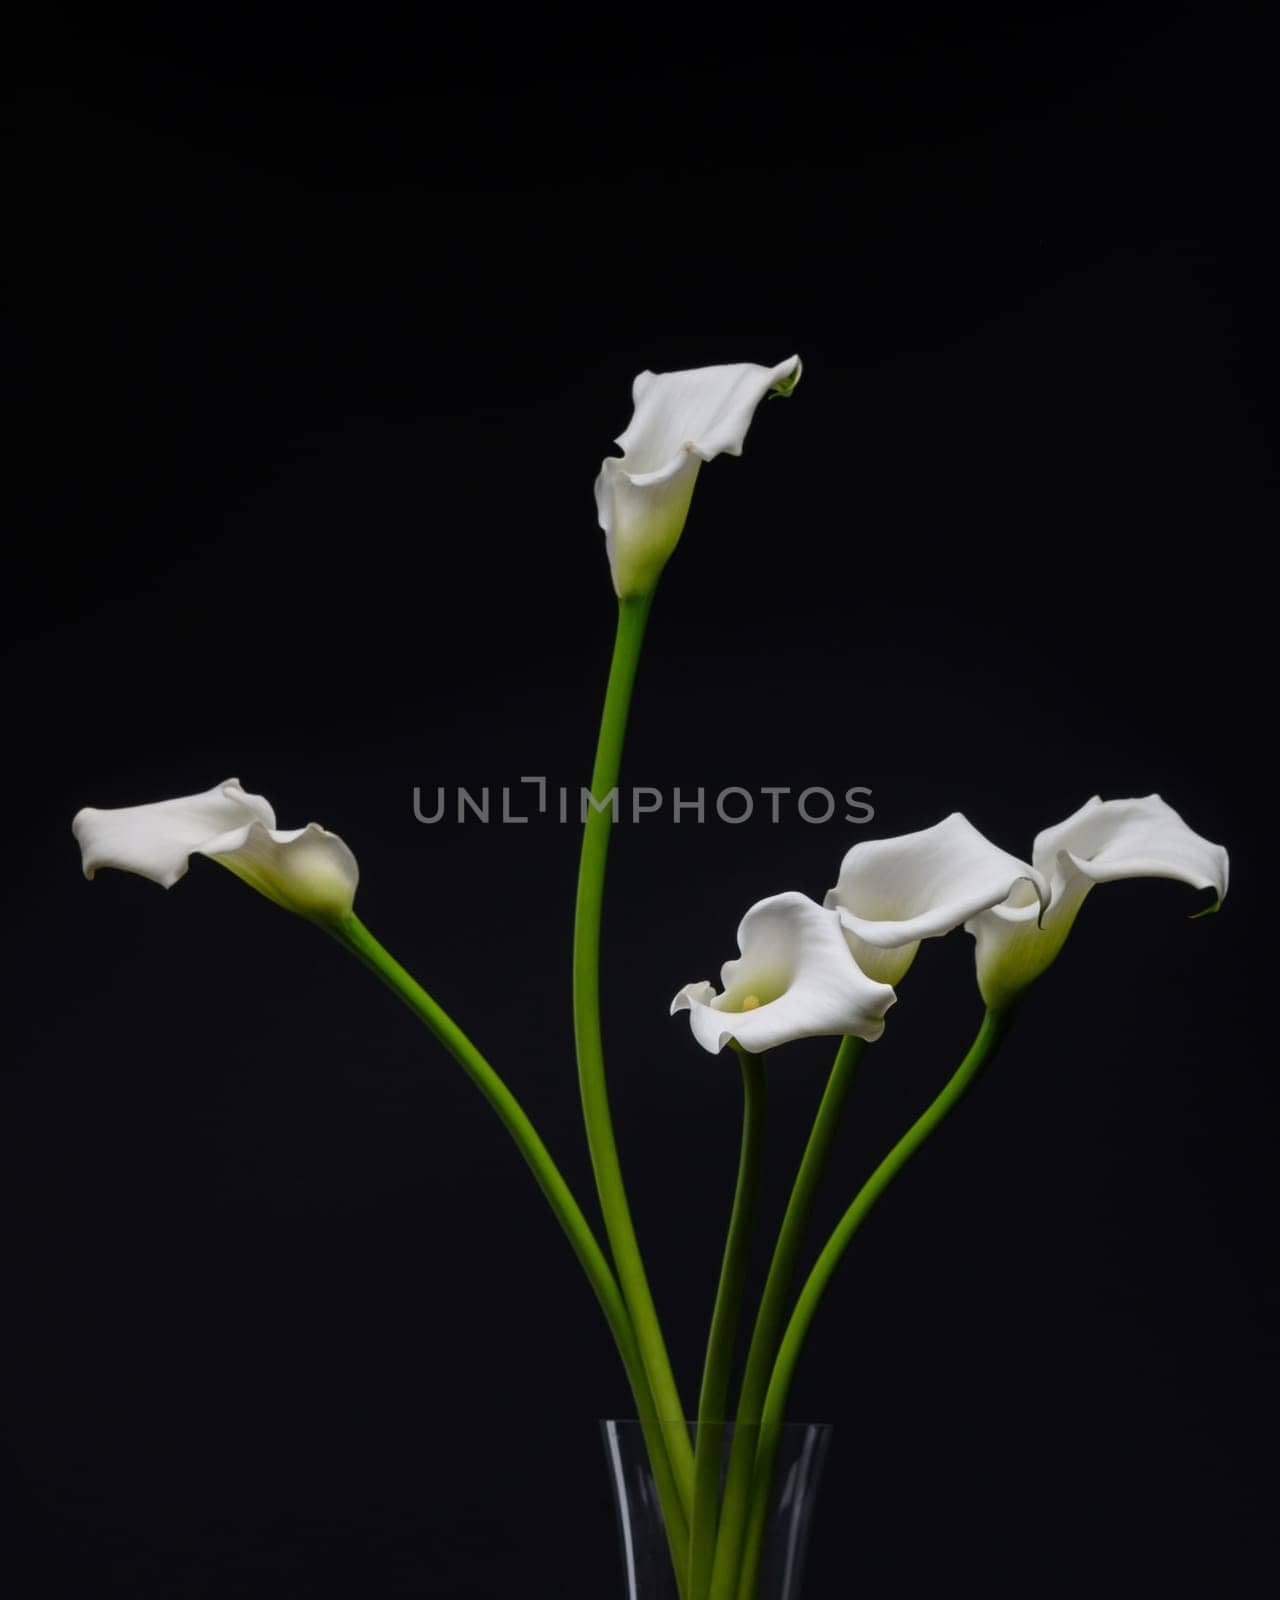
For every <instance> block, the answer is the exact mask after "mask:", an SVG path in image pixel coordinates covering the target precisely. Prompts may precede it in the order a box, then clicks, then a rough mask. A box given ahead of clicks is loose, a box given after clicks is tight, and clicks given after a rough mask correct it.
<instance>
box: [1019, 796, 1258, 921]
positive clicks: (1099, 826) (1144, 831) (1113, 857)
mask: <svg viewBox="0 0 1280 1600" xmlns="http://www.w3.org/2000/svg"><path fill="white" fill-rule="evenodd" d="M1031 859H1032V860H1033V861H1034V862H1035V864H1036V866H1038V867H1039V868H1040V870H1041V871H1042V872H1043V873H1045V875H1046V876H1052V875H1054V874H1055V873H1061V874H1062V875H1063V876H1064V877H1065V876H1067V875H1069V872H1070V869H1071V868H1074V869H1075V871H1077V872H1081V873H1083V874H1084V876H1085V877H1086V878H1088V879H1089V880H1090V881H1091V882H1093V883H1110V882H1113V881H1114V880H1115V879H1117V878H1176V879H1177V880H1178V881H1179V882H1180V883H1186V884H1190V886H1191V887H1192V888H1193V889H1212V890H1213V892H1214V896H1215V901H1216V902H1217V903H1221V901H1222V900H1224V899H1225V898H1226V893H1227V877H1228V861H1227V852H1226V851H1225V850H1224V849H1223V848H1222V846H1221V845H1220V844H1212V843H1211V842H1210V841H1209V840H1208V839H1205V838H1202V837H1201V835H1200V834H1198V833H1195V832H1193V830H1192V829H1190V828H1189V827H1188V826H1187V825H1186V823H1185V822H1184V821H1183V820H1182V818H1181V817H1180V816H1179V815H1178V813H1177V812H1176V811H1175V810H1174V809H1173V807H1172V806H1171V805H1167V804H1166V803H1165V802H1164V801H1163V800H1162V799H1161V798H1160V796H1159V795H1158V794H1149V795H1147V796H1146V797H1145V799H1141V800H1100V799H1099V798H1098V796H1097V795H1094V797H1093V798H1092V800H1086V801H1085V803H1084V805H1082V806H1081V807H1080V809H1079V811H1077V812H1075V813H1074V814H1073V815H1072V816H1069V817H1068V818H1067V819H1066V821H1065V822H1059V823H1058V824H1057V826H1056V827H1053V828H1046V829H1045V830H1044V832H1043V833H1041V834H1038V835H1037V836H1036V842H1035V847H1034V849H1033V850H1032V853H1031Z"/></svg>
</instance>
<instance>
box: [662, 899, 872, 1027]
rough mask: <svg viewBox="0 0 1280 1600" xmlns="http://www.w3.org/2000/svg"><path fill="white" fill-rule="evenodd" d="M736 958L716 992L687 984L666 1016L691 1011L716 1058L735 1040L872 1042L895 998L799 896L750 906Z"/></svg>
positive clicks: (829, 920)
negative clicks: (834, 1037) (818, 1037)
mask: <svg viewBox="0 0 1280 1600" xmlns="http://www.w3.org/2000/svg"><path fill="white" fill-rule="evenodd" d="M738 948H739V950H741V952H742V954H741V956H739V957H738V959H737V960H736V961H726V962H725V964H724V966H723V967H721V969H720V982H721V985H722V990H721V992H720V993H719V994H717V993H716V990H715V989H714V987H713V986H712V985H711V984H710V983H706V982H703V983H690V984H686V985H685V987H684V988H683V989H681V991H680V993H679V994H678V995H677V996H676V997H675V999H674V1000H673V1001H672V1002H671V1014H672V1015H673V1016H674V1015H675V1013H676V1012H677V1011H687V1012H688V1013H689V1024H690V1026H691V1027H692V1029H693V1036H694V1038H695V1039H696V1040H697V1041H698V1043H699V1044H700V1045H701V1046H702V1047H703V1049H704V1050H710V1051H711V1053H712V1054H713V1055H714V1054H715V1053H716V1052H717V1051H720V1050H723V1049H724V1047H725V1045H726V1044H728V1042H729V1041H730V1040H731V1039H736V1040H737V1042H738V1043H739V1044H740V1045H741V1046H742V1048H743V1049H744V1050H749V1051H750V1052H751V1053H752V1054H753V1055H760V1054H761V1053H762V1052H763V1051H765V1050H772V1049H773V1048H774V1047H775V1046H777V1045H780V1044H786V1043H787V1042H788V1041H789V1040H791V1039H804V1038H807V1037H809V1036H810V1035H813V1034H851V1033H852V1034H857V1036H858V1038H860V1039H867V1040H872V1039H878V1038H879V1037H880V1035H881V1034H882V1033H883V1032H884V1014H885V1012H886V1011H887V1010H888V1009H889V1007H890V1006H891V1005H892V1004H893V1003H894V1001H895V999H896V998H897V996H896V995H895V994H894V992H893V990H892V989H891V988H889V986H888V985H887V984H883V983H876V982H874V981H873V980H872V979H871V978H868V977H867V976H866V975H865V973H863V972H861V971H859V969H858V964H857V962H856V961H855V960H854V959H853V956H852V954H851V953H850V950H849V946H848V944H847V943H846V942H845V938H844V934H843V933H842V931H841V928H840V923H839V920H838V918H837V917H836V916H835V914H834V913H833V912H830V911H826V910H824V909H823V908H822V907H821V906H820V905H818V904H817V903H816V902H815V901H813V900H810V899H809V897H808V896H807V895H803V894H795V893H788V894H777V895H773V896H772V897H771V898H770V899H768V900H761V901H759V902H758V903H757V904H756V905H754V906H752V907H751V909H750V911H748V912H747V914H746V916H745V917H743V919H742V923H741V925H740V926H739V928H738Z"/></svg>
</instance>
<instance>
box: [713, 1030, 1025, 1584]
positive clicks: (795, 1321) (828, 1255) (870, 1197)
mask: <svg viewBox="0 0 1280 1600" xmlns="http://www.w3.org/2000/svg"><path fill="white" fill-rule="evenodd" d="M1016 1010H1017V1007H1016V1005H1013V1006H1007V1007H1005V1008H1004V1009H1003V1010H1001V1011H988V1012H987V1014H986V1016H985V1017H984V1018H983V1022H982V1027H981V1028H980V1029H979V1031H978V1036H977V1038H976V1039H975V1040H974V1041H973V1044H972V1045H971V1046H970V1049H969V1053H968V1055H966V1056H965V1058H964V1060H963V1061H962V1062H961V1063H960V1065H959V1066H958V1067H957V1068H956V1070H955V1072H954V1073H953V1074H952V1076H951V1078H950V1079H949V1080H948V1082H947V1084H946V1087H945V1088H944V1089H943V1090H942V1093H941V1094H939V1095H938V1097H937V1099H936V1100H934V1102H933V1104H932V1105H930V1106H929V1108H928V1109H927V1110H926V1111H924V1112H922V1113H921V1115H920V1116H919V1117H917V1118H916V1120H915V1121H914V1122H913V1123H912V1124H911V1126H910V1127H909V1128H908V1129H907V1131H906V1133H904V1134H903V1136H902V1137H901V1139H899V1140H898V1142H897V1144H895V1145H894V1147H893V1149H892V1150H890V1151H889V1153H888V1155H887V1156H885V1158H884V1160H883V1161H881V1163H880V1165H879V1166H878V1167H877V1168H876V1169H875V1171H874V1172H873V1173H872V1174H871V1176H870V1177H869V1178H868V1179H867V1181H866V1182H865V1183H864V1184H863V1185H862V1188H861V1189H859V1190H858V1193H857V1195H856V1196H855V1197H854V1200H853V1203H852V1205H850V1207H849V1209H848V1210H847V1211H846V1212H845V1214H844V1216H843V1217H841V1219H840V1221H839V1222H838V1223H837V1224H836V1228H835V1232H834V1233H833V1234H832V1235H831V1237H830V1239H828V1240H827V1243H826V1245H825V1246H824V1248H823V1251H822V1254H821V1255H820V1256H819V1257H818V1259H817V1262H816V1263H815V1264H814V1268H813V1271H812V1272H810V1274H809V1277H808V1279H807V1280H806V1282H805V1285H804V1288H803V1289H801V1291H800V1294H799V1296H798V1298H797V1300H796V1306H795V1310H794V1311H793V1312H792V1314H791V1321H790V1322H789V1323H788V1324H787V1331H786V1333H785V1335H784V1336H783V1340H782V1346H781V1348H780V1349H779V1351H778V1359H777V1362H776V1364H775V1366H774V1370H773V1377H772V1379H771V1380H770V1383H769V1392H768V1395H767V1397H766V1399H765V1406H764V1415H763V1418H762V1420H761V1424H760V1443H759V1447H758V1450H757V1454H756V1467H755V1473H754V1475H753V1481H752V1489H751V1509H750V1512H749V1513H748V1517H747V1529H746V1537H745V1540H744V1545H743V1557H742V1570H741V1573H740V1575H739V1579H738V1600H755V1594H756V1586H757V1584H758V1582H759V1575H760V1558H761V1554H762V1550H763V1545H764V1532H765V1526H766V1523H767V1521H768V1514H769V1502H770V1499H771V1497H772V1492H773V1476H774V1472H775V1470H776V1468H777V1461H778V1447H779V1444H780V1442H781V1437H782V1423H783V1419H784V1416H785V1413H786V1407H787V1397H788V1395H789V1394H790V1392H791V1383H792V1380H793V1378H794V1377H795V1370H796V1363H797V1361H798V1360H799V1357H800V1351H801V1349H802V1348H803V1345H804V1341H805V1337H806V1336H807V1334H808V1332H809V1329H810V1327H811V1326H812V1323H813V1318H814V1315H815V1313H816V1312H817V1309H818V1306H819V1304H820V1302H821V1300H822V1296H823V1294H824V1293H825V1292H826V1288H827V1285H828V1284H829V1283H830V1282H831V1279H832V1277H833V1275H834V1274H835V1270H836V1268H837V1267H838V1266H839V1265H840V1260H841V1258H842V1256H843V1255H844V1253H845V1250H846V1249H847V1248H848V1246H849V1241H850V1240H851V1239H852V1238H853V1236H854V1234H855V1233H857V1231H858V1229H859V1228H860V1227H861V1226H862V1223H863V1221H864V1220H865V1218H866V1216H867V1213H868V1212H869V1211H870V1210H871V1208H872V1207H873V1206H874V1205H875V1203H876V1201H877V1200H879V1198H880V1196H881V1195H882V1194H883V1193H884V1191H885V1190H886V1189H887V1188H888V1187H889V1185H890V1184H891V1183H892V1182H893V1180H894V1178H896V1177H897V1175H898V1173H899V1172H901V1171H902V1169H903V1167H905V1166H906V1164H907V1162H908V1161H910V1159H911V1157H912V1156H913V1155H915V1153H916V1151H917V1150H918V1149H919V1148H920V1146H921V1145H922V1144H923V1143H924V1142H925V1140H926V1139H927V1138H928V1137H929V1135H930V1134H931V1133H932V1132H933V1131H934V1129H935V1128H936V1127H937V1126H938V1125H939V1123H941V1122H942V1121H943V1119H944V1118H945V1117H946V1116H947V1115H948V1113H949V1112H950V1111H952V1110H953V1109H954V1107H955V1106H956V1105H957V1104H958V1102H959V1101H960V1100H961V1099H962V1098H963V1096H964V1094H965V1092H966V1090H967V1089H968V1088H969V1087H970V1085H971V1084H972V1083H973V1081H974V1079H975V1078H976V1077H977V1076H978V1074H979V1072H981V1070H982V1069H983V1067H985V1066H986V1064H987V1063H988V1062H989V1061H990V1060H991V1058H992V1057H993V1056H994V1055H995V1053H996V1051H997V1050H998V1049H999V1048H1000V1044H1001V1042H1002V1041H1003V1039H1004V1036H1005V1034H1006V1033H1007V1032H1008V1030H1009V1026H1010V1024H1011V1023H1012V1021H1013V1018H1014V1015H1015V1013H1016Z"/></svg>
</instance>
